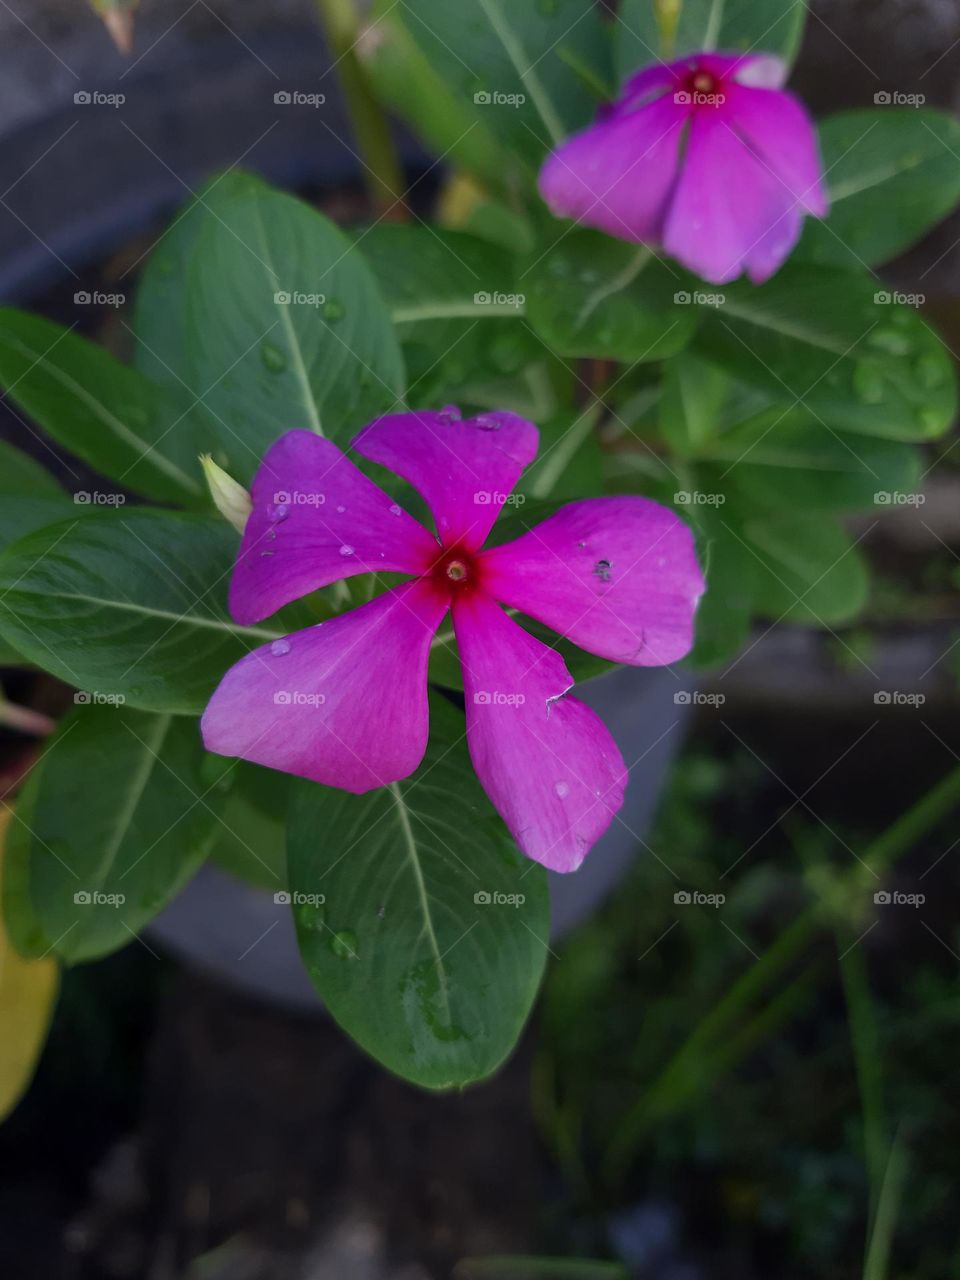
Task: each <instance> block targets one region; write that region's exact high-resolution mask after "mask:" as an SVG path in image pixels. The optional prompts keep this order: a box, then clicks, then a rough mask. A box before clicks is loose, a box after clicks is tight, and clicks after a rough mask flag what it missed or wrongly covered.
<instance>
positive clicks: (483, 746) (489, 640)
mask: <svg viewBox="0 0 960 1280" xmlns="http://www.w3.org/2000/svg"><path fill="white" fill-rule="evenodd" d="M453 621H454V629H455V631H456V636H457V645H458V647H459V649H460V658H461V661H462V662H463V681H464V689H465V692H466V705H467V744H468V746H469V748H470V757H471V759H472V760H473V767H474V768H475V769H476V771H477V774H478V776H479V778H480V781H481V782H482V783H483V787H484V790H485V791H486V793H487V795H488V796H489V797H490V799H491V800H492V801H493V804H494V806H495V808H496V809H497V812H498V813H499V814H500V816H501V817H502V818H503V820H504V822H505V823H506V824H507V826H508V827H509V829H510V832H511V834H512V835H513V837H514V839H515V840H516V842H517V844H518V845H519V846H520V848H521V849H522V850H523V852H524V853H525V854H526V855H527V857H528V858H533V859H534V860H535V861H537V862H542V863H543V864H544V865H545V866H547V867H549V868H550V869H551V870H552V871H575V870H576V869H577V867H578V866H579V865H580V863H581V862H582V861H583V859H584V858H585V857H586V855H587V853H588V852H589V850H590V848H591V846H592V845H593V844H594V842H595V841H596V840H598V839H599V838H600V836H602V835H603V833H604V831H606V829H607V827H608V826H609V825H610V823H611V822H612V821H613V818H614V816H615V815H616V813H617V812H618V810H619V809H620V806H621V805H622V804H623V793H624V788H625V787H626V784H627V770H626V766H625V765H624V763H623V757H622V756H621V755H620V752H619V750H618V748H617V744H616V743H615V742H614V740H613V738H612V737H611V736H610V733H609V731H608V730H607V728H606V726H605V725H604V723H603V721H602V720H601V719H600V718H599V717H598V716H597V715H596V713H595V712H593V711H591V710H590V708H589V707H586V706H584V705H583V703H582V702H578V701H577V700H576V698H571V697H566V696H564V695H565V694H566V691H567V690H568V689H569V688H571V687H572V684H573V681H572V680H571V679H570V674H569V672H568V671H567V668H566V666H565V665H564V662H563V660H562V658H561V657H560V656H559V654H557V653H556V652H555V651H554V650H553V649H548V648H547V647H546V645H543V644H541V643H540V641H539V640H535V639H534V638H533V637H532V636H530V635H528V634H527V632H525V631H524V630H523V629H522V628H521V627H519V626H517V624H516V623H515V622H513V621H512V620H511V619H510V618H508V617H507V616H506V615H505V614H504V613H503V611H502V610H501V609H500V607H499V605H497V604H495V603H494V602H493V601H492V600H491V599H490V598H489V596H487V595H485V594H484V593H483V592H480V591H475V592H470V593H464V594H463V595H461V596H459V597H458V598H456V599H455V600H454V605H453Z"/></svg>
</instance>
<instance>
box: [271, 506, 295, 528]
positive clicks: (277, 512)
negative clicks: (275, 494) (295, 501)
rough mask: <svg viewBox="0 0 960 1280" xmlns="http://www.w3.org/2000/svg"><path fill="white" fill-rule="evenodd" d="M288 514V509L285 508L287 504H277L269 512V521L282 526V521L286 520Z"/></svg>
mask: <svg viewBox="0 0 960 1280" xmlns="http://www.w3.org/2000/svg"><path fill="white" fill-rule="evenodd" d="M289 514H290V508H289V507H288V506H287V504H286V503H285V502H278V503H277V504H276V506H274V507H273V508H272V510H271V512H270V519H271V520H272V521H273V522H274V523H275V524H282V523H283V521H284V520H286V518H287V516H288V515H289Z"/></svg>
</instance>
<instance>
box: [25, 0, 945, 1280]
mask: <svg viewBox="0 0 960 1280" xmlns="http://www.w3.org/2000/svg"><path fill="white" fill-rule="evenodd" d="M438 2H439V0H438ZM444 2H447V3H449V2H450V0H444ZM810 10H811V18H810V20H809V21H808V24H807V36H806V43H805V45H804V49H803V53H802V56H801V58H800V62H799V65H798V69H797V74H796V77H795V81H794V83H795V85H796V87H797V88H798V90H799V91H800V92H801V93H802V94H803V95H804V96H805V97H806V98H807V100H808V101H809V102H810V104H811V106H812V108H813V110H814V112H815V113H816V114H818V115H819V114H823V113H826V112H829V111H831V110H835V109H839V108H843V107H855V106H865V105H869V104H872V102H873V101H874V95H875V94H877V93H878V92H884V91H889V90H894V89H895V90H897V91H899V92H901V93H919V94H923V95H924V97H925V99H926V101H927V103H928V104H930V105H936V106H940V107H944V108H947V109H950V108H953V109H956V108H957V106H958V105H960V104H958V101H957V99H958V97H960V78H958V70H960V5H958V4H957V3H955V2H954V0H864V2H861V0H820V2H819V3H815V4H812V5H811V6H810ZM119 34H120V35H121V37H122V36H123V35H124V34H125V32H124V30H123V29H122V28H121V30H120V33H119ZM294 91H299V92H300V93H301V94H305V95H317V94H322V95H324V96H325V99H326V101H325V102H324V104H323V108H322V110H320V109H317V108H316V107H312V106H310V105H306V104H295V103H293V102H284V101H283V100H282V95H284V94H292V93H293V92H294ZM277 95H280V97H279V98H278V96H277ZM119 99H122V101H121V100H119ZM339 104H340V98H339V90H338V86H337V78H336V73H335V71H333V70H332V59H331V56H330V54H329V52H328V50H327V49H326V48H325V46H324V42H323V40H322V39H321V36H320V34H319V27H318V24H317V21H316V13H315V12H314V10H313V8H312V6H311V4H310V2H309V0H275V2H274V3H273V4H271V5H269V6H261V5H257V4H253V3H246V2H244V0H209V2H208V0H193V2H192V3H190V2H189V0H144V3H143V4H142V5H141V7H140V8H139V9H138V10H137V12H136V14H135V20H134V27H133V33H132V47H131V50H130V52H129V53H125V54H124V53H121V52H120V51H118V50H117V49H116V48H115V47H114V45H113V44H112V42H111V39H110V36H109V35H108V33H107V31H106V30H105V28H104V26H103V24H102V23H101V21H100V19H99V18H98V17H97V15H96V14H95V13H94V12H93V11H92V10H91V9H90V8H88V7H87V5H86V4H85V3H83V2H82V0H29V3H28V0H9V3H8V2H7V0H0V301H2V302H3V303H10V302H13V303H16V304H17V305H20V306H25V307H28V308H29V309H31V310H36V311H38V312H40V313H42V314H45V315H48V316H50V317H51V318H54V319H56V320H58V321H60V322H61V323H63V324H68V325H76V327H77V329H78V331H79V332H81V333H85V334H87V335H88V336H92V337H95V338H96V339H97V340H99V341H101V342H104V343H105V344H106V345H108V346H110V347H111V348H112V349H114V350H115V351H117V352H119V353H121V354H123V353H125V351H126V349H127V347H128V345H129V332H128V330H127V329H126V326H125V323H124V316H125V315H126V314H127V307H128V306H129V305H130V304H131V303H132V299H133V295H134V291H135V287H136V278H137V271H138V268H139V267H140V266H141V265H142V262H143V260H144V258H145V255H146V254H147V252H148V251H149V249H150V248H151V247H152V245H153V244H154V243H155V242H156V240H157V238H158V237H159V236H160V235H161V233H162V232H163V229H164V227H165V226H166V225H167V224H168V223H169V221H170V219H171V217H172V216H174V213H175V210H176V208H177V207H178V206H179V205H180V204H181V203H182V202H183V201H184V199H186V198H187V196H188V195H189V194H190V193H191V191H193V190H195V189H196V187H197V186H198V185H199V184H200V183H201V182H202V181H203V180H204V179H205V178H207V177H208V176H209V175H210V174H211V173H214V172H216V171H218V170H222V169H224V168H227V167H230V166H234V165H237V164H242V165H243V166H244V167H248V168H251V169H255V170H258V171H259V172H261V173H263V174H264V175H266V176H268V177H269V178H271V179H273V180H274V181H276V182H278V183H281V184H283V185H284V186H286V187H288V188H289V189H292V190H295V191H298V192H300V193H301V194H303V195H305V196H307V197H308V198H310V199H311V200H313V201H315V202H316V203H317V204H318V206H319V207H321V208H323V209H324V211H326V212H327V213H330V214H331V215H332V216H334V217H336V218H337V219H338V220H340V221H341V222H343V223H344V224H345V225H349V224H350V223H351V222H356V221H358V220H359V219H361V218H362V217H363V216H365V213H366V209H367V206H366V204H365V197H364V195H363V184H362V182H361V178H360V172H359V166H358V162H357V160H356V158H355V155H354V144H353V141H352V139H351V137H350V134H349V130H348V129H347V126H346V124H345V115H344V112H343V110H342V109H341V107H340V105H339ZM400 138H401V145H402V154H403V156H404V158H405V163H406V179H407V182H408V183H409V185H410V187H411V193H410V195H409V197H408V198H409V201H410V202H411V203H412V204H413V205H414V206H415V207H421V208H423V209H424V210H427V209H429V208H430V207H431V203H432V202H433V201H434V200H435V199H436V197H437V195H438V193H439V191H440V190H441V187H442V182H443V177H444V175H443V172H442V169H441V168H439V167H437V166H435V165H434V164H433V161H432V159H431V157H429V156H428V155H427V154H425V153H424V152H423V151H422V150H421V149H420V148H419V147H418V145H417V144H416V142H415V141H414V140H413V139H411V138H410V137H408V136H405V135H403V133H402V132H400ZM958 163H960V157H958ZM958 243H960V222H958V220H957V219H956V218H954V219H953V220H951V221H949V222H948V223H946V224H944V225H943V226H941V227H940V228H938V229H937V231H935V232H934V233H933V234H932V235H931V236H930V237H928V239H927V240H926V241H925V242H924V243H923V244H922V245H921V246H919V247H918V248H917V249H916V250H914V251H913V252H911V254H910V255H909V256H908V257H907V258H906V259H904V260H903V261H901V262H899V263H896V264H894V265H893V267H892V269H891V271H890V272H889V273H888V274H889V279H890V283H891V285H894V286H896V287H898V288H902V289H904V290H908V291H910V292H916V293H923V294H924V295H925V297H926V299H927V301H926V306H927V308H928V310H929V312H930V314H931V315H932V316H934V317H935V318H936V320H937V322H938V323H939V325H940V326H941V329H942V330H943V332H944V333H945V335H946V339H947V341H948V343H949V344H950V345H951V346H952V347H953V348H955V349H958V350H960V345H958V344H960V309H958V299H960V252H958V247H957V246H958ZM88 295H89V296H90V297H93V298H100V299H104V298H109V299H111V300H110V301H105V302H104V301H100V302H98V301H96V300H95V301H92V302H90V301H86V300H84V299H85V298H86V297H87V296H88ZM78 298H80V299H81V300H80V301H78V300H77V299H78ZM0 434H2V435H3V436H4V437H5V438H7V439H10V440H12V441H14V442H16V443H18V444H20V445H21V446H22V447H25V448H28V449H30V450H31V451H33V452H34V453H35V454H36V453H37V451H38V449H40V448H41V446H39V445H38V444H37V441H36V438H35V435H34V433H33V431H32V428H31V426H30V424H29V423H27V422H25V421H23V420H22V419H21V418H20V417H19V416H18V415H17V414H15V413H14V411H13V409H12V408H11V407H10V406H9V405H8V404H7V402H6V401H0ZM956 445H957V437H956V435H955V434H954V435H953V436H951V437H948V438H947V439H946V440H944V441H939V442H937V444H936V445H935V446H930V450H929V457H928V462H927V466H928V471H927V475H926V477H925V494H926V502H925V503H924V505H923V506H922V507H907V508H904V509H902V510H897V511H891V512H887V513H884V512H881V513H880V514H879V515H878V516H874V515H871V516H870V517H869V518H868V519H865V520H864V521H863V524H862V529H861V532H863V534H864V545H865V546H866V548H867V550H868V553H869V556H870V558H871V561H872V563H873V568H874V582H873V594H872V598H871V603H870V608H869V611H868V614H867V616H866V618H865V620H863V621H861V622H860V623H858V625H857V627H856V628H855V629H847V630H845V631H844V632H842V633H841V634H839V635H836V634H834V633H820V632H817V631H813V630H809V629H796V628H788V627H774V628H770V629H766V630H764V629H761V630H758V631H757V633H756V635H755V636H754V637H753V639H752V641H751V643H750V645H749V646H748V647H747V649H746V650H745V652H744V653H743V654H741V656H740V657H739V658H738V659H737V660H736V661H735V662H734V663H733V664H732V665H731V666H730V667H729V668H728V669H726V670H724V671H719V672H713V673H709V674H708V675H706V676H702V677H700V678H699V681H698V683H697V684H696V686H695V687H696V688H697V689H698V696H697V697H696V698H694V697H693V696H692V695H691V697H690V699H689V705H688V706H687V708H686V710H687V712H688V713H689V714H687V715H686V718H685V719H684V720H683V721H682V722H681V720H680V717H679V716H678V718H677V721H676V722H675V726H674V727H673V728H672V729H671V732H672V734H673V738H672V739H671V742H672V743H673V746H674V748H675V756H674V763H673V766H672V769H671V771H670V773H669V775H668V777H667V780H666V783H665V784H664V787H663V790H662V793H661V794H660V796H659V800H658V807H657V816H656V819H655V822H654V824H653V826H652V828H651V830H650V831H649V832H647V833H646V834H645V836H644V838H643V840H642V841H640V842H639V843H638V847H637V853H636V858H635V860H634V862H633V865H632V868H631V870H630V873H629V875H628V876H627V877H626V878H625V879H623V880H622V881H621V882H620V883H619V885H618V886H617V887H616V889H615V891H614V892H613V894H612V895H611V897H610V899H609V900H608V902H607V903H606V905H605V906H604V907H603V908H602V909H601V910H600V911H598V912H597V913H595V914H593V915H592V916H591V917H590V918H589V919H588V920H587V921H586V922H584V923H582V924H581V925H580V926H579V927H578V928H577V929H576V930H574V931H573V932H572V933H570V934H568V935H567V936H566V937H564V938H563V939H562V940H561V941H560V942H557V943H555V944H554V954H553V956H552V959H551V962H550V966H549V969H548V977H547V981H546V985H545V989H544V991H543V993H542V997H541V1000H540V1002H539V1004H538V1006H537V1010H536V1012H535V1015H534V1018H533V1020H532V1023H531V1025H530V1027H529V1028H528V1031H527V1033H526V1035H525V1038H524V1040H523V1041H522V1042H521V1045H520V1048H519V1049H518V1051H517V1053H516V1054H515V1055H514V1057H513V1058H512V1060H511V1061H510V1062H509V1063H508V1065H507V1066H506V1067H505V1068H504V1069H503V1070H502V1071H501V1072H500V1074H499V1075H498V1076H497V1077H496V1078H495V1079H494V1080H492V1081H491V1082H489V1083H488V1084H486V1085H483V1086H481V1087H478V1088H475V1089H473V1090H471V1091H469V1092H468V1093H466V1094H464V1095H462V1096H454V1097H431V1096H428V1095H425V1094H422V1093H419V1092H418V1091H416V1090H414V1089H412V1088H410V1087H408V1086H406V1085H404V1084H402V1083H400V1082H399V1081H397V1080H395V1079H393V1078H391V1077H389V1076H388V1075H386V1074H385V1073H384V1072H382V1071H381V1070H380V1069H378V1068H377V1067H376V1066H375V1065H374V1064H373V1063H371V1062H370V1061H369V1060H367V1059H366V1058H364V1057H363V1056H362V1055H361V1054H360V1053H359V1052H358V1051H356V1050H355V1049H354V1048H353V1047H352V1045H351V1044H350V1043H349V1042H348V1041H347V1040H346V1038H345V1037H344V1036H343V1035H342V1034H341V1033H340V1032H339V1031H338V1030H337V1029H336V1028H335V1027H334V1026H333V1025H332V1024H331V1023H330V1022H329V1021H328V1020H326V1019H325V1018H324V1017H323V1016H322V1014H320V1013H318V1012H315V1011H312V1010H310V1009H309V1008H303V1007H301V1006H298V1007H291V1006H290V1003H289V1002H288V1001H284V1000H282V999H277V998H272V997H271V995H270V994H269V992H264V991H261V993H260V994H259V995H254V994H251V992H250V990H249V985H250V984H249V981H248V980H247V976H246V975H245V973H244V964H245V960H244V957H239V956H238V959H237V961H236V963H235V965H234V966H233V969H234V972H233V973H232V974H231V972H230V971H229V969H228V970H227V971H226V972H221V973H220V975H219V976H218V977H213V976H210V974H209V973H208V972H205V971H204V969H203V968H202V967H197V965H196V964H192V963H191V962H190V961H189V960H186V959H184V957H183V956H182V955H180V956H179V958H174V956H173V955H172V953H171V951H170V950H169V948H168V947H167V946H165V945H164V939H163V937H161V936H159V935H157V936H153V935H148V936H147V937H145V938H143V939H138V940H137V941H136V942H134V943H132V945H131V946H130V947H129V948H127V950H126V951H124V952H122V953H120V954H118V955H115V956H113V957H111V958H110V959H108V960H106V961H103V962H100V963H96V964H92V965H87V966H83V967H80V968H75V969H72V970H68V971H67V973H66V975H65V978H64V986H63V991H62V995H61V998H60V1001H59V1005H58V1008H57V1012H56V1015H55V1020H54V1025H53V1029H52V1032H51V1037H50V1042H49V1044H48V1047H47V1051H46V1053H45V1055H44V1058H43V1060H42V1063H41V1066H40V1069H39V1072H38V1075H37V1078H36V1080H35V1081H34V1083H33V1085H32V1087H31V1089H30V1090H29V1092H28V1094H27V1095H26V1097H25V1098H24V1100H23V1101H22V1103H21V1104H20V1105H19V1107H18V1108H17V1109H16V1110H15V1111H14V1113H13V1114H12V1116H11V1117H10V1118H9V1120H8V1121H7V1122H6V1124H5V1125H4V1126H3V1127H2V1128H0V1276H2V1277H4V1280H40V1278H42V1280H61V1278H64V1280H66V1278H70V1280H180V1278H183V1280H219V1278H221V1277H223V1278H224V1280H226V1278H227V1277H229V1278H230V1280H247V1278H249V1280H261V1278H262V1280H286V1278H287V1277H289V1278H290V1280H294V1278H296V1280H301V1278H302V1280H328V1278H330V1280H333V1278H336V1280H340V1278H341V1277H349V1278H351V1280H352V1278H354V1277H355V1278H356V1280H433V1278H434V1277H447V1276H451V1275H456V1276H457V1277H460V1278H461V1280H469V1277H471V1276H477V1277H479V1276H487V1277H490V1276H498V1277H501V1278H502V1280H507V1277H509V1276H513V1275H517V1276H526V1277H543V1278H544V1280H547V1278H550V1280H562V1278H563V1277H564V1276H571V1277H574V1276H575V1277H580V1278H581V1280H591V1278H592V1277H594V1276H596V1277H597V1280H600V1277H603V1276H607V1275H609V1276H613V1275H625V1276H631V1277H636V1278H637V1280H755V1278H756V1280H760V1278H762V1280H793V1278H794V1277H797V1278H799V1277H809V1276H811V1275H814V1276H817V1277H822V1278H823V1280H848V1278H849V1277H854V1276H861V1275H863V1276H865V1277H866V1278H867V1280H881V1278H882V1277H898V1278H901V1280H919V1278H921V1277H922V1278H923V1280H939V1278H940V1277H944V1278H946V1277H950V1276H956V1275H958V1274H960V1240H958V1233H957V1223H956V1214H955V1211H954V1203H955V1199H956V1179H957V1172H958V1165H960V1157H958V1154H957V1152H958V1150H960V1114H958V1106H957V1101H956V1092H955V1087H954V1076H955V1065H954V1064H955V1062H956V1056H955V1055H957V1054H958V1051H960V991H958V987H957V967H958V963H960V927H958V919H957V910H956V903H957V888H958V880H960V870H958V867H960V825H958V820H957V814H958V812H960V786H958V784H957V780H956V776H955V774H953V771H955V770H956V769H957V766H958V765H960V719H958V715H957V711H958V693H960V689H958V681H960V449H957V448H956ZM41 456H42V453H41ZM45 461H47V462H48V465H54V464H53V460H52V459H45ZM4 687H5V690H6V693H7V694H8V696H9V697H11V698H14V699H16V700H18V701H22V702H29V703H30V704H31V705H34V706H37V707H39V708H40V709H41V710H43V711H46V712H49V713H51V714H53V713H56V712H57V711H58V710H59V709H60V708H61V707H62V706H63V703H64V691H63V690H62V688H60V687H59V686H57V685H56V683H55V682H54V681H52V680H50V679H48V678H46V677H43V678H39V677H37V676H36V675H34V674H30V673H24V672H22V671H21V672H17V673H16V674H10V673H8V674H5V675H4ZM657 732H658V733H659V732H660V730H659V729H658V730H657ZM652 736H655V735H652ZM681 736H682V741H681ZM31 749H32V748H31V747H30V740H29V739H28V738H26V737H25V736H23V735H20V734H17V733H15V732H13V731H8V730H4V731H2V732H0V750H2V755H0V793H2V792H3V791H5V789H6V788H8V787H12V786H13V784H14V782H15V780H16V778H17V777H18V776H19V775H20V773H22V771H23V768H24V767H25V762H27V763H28V762H29V758H30V756H29V752H30V750H31ZM221 861H223V862H228V861H229V858H228V854H227V853H226V852H224V853H223V857H222V859H221ZM228 909H229V908H228V907H226V906H225V907H224V910H228ZM250 942H251V944H253V945H254V946H255V945H256V942H257V940H256V939H254V938H251V939H250ZM248 967H249V966H248ZM492 1256H501V1257H503V1256H510V1257H513V1258H515V1259H524V1258H525V1259H527V1261H513V1262H491V1263H489V1264H488V1265H486V1266H485V1265H483V1264H478V1263H472V1262H470V1261H468V1259H470V1258H477V1257H481V1258H483V1257H486V1258H489V1257H492ZM550 1256H552V1257H555V1258H561V1259H568V1260H569V1259H598V1260H601V1261H608V1262H611V1263H616V1264H617V1267H618V1269H609V1270H608V1269H605V1268H604V1267H602V1266H598V1265H594V1264H591V1263H587V1262H583V1263H582V1264H580V1266H579V1269H575V1270H574V1269H566V1270H565V1269H564V1267H563V1266H562V1265H561V1263H559V1262H553V1263H551V1262H535V1261H533V1259H536V1258H544V1257H550ZM865 1256H866V1263H864V1257H865Z"/></svg>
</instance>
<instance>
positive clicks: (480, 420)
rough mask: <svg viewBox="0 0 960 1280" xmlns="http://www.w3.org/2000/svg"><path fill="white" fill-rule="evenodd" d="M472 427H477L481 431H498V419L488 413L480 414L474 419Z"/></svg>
mask: <svg viewBox="0 0 960 1280" xmlns="http://www.w3.org/2000/svg"><path fill="white" fill-rule="evenodd" d="M473 425H474V426H475V427H479V428H480V430H481V431H499V430H500V419H499V418H494V417H492V416H491V415H490V414H488V413H481V414H480V415H479V416H478V417H476V418H474V420H473Z"/></svg>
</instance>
